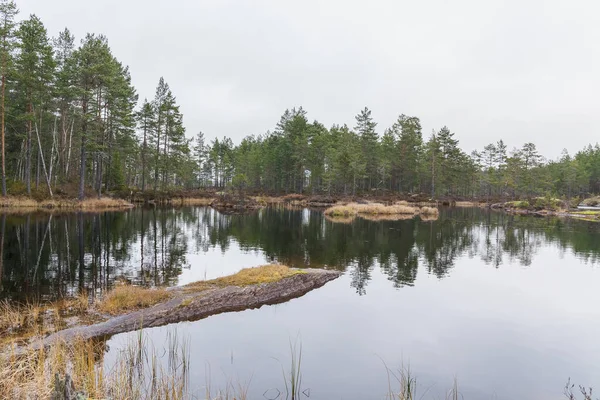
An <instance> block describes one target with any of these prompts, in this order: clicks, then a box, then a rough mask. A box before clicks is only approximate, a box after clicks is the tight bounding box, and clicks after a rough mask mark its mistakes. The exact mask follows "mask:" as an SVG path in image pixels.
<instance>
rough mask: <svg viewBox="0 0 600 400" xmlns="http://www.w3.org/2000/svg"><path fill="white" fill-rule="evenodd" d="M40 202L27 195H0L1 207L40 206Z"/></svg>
mask: <svg viewBox="0 0 600 400" xmlns="http://www.w3.org/2000/svg"><path fill="white" fill-rule="evenodd" d="M39 206H40V203H39V202H37V201H35V200H33V199H30V198H27V197H12V196H8V197H0V207H3V208H38V207H39Z"/></svg>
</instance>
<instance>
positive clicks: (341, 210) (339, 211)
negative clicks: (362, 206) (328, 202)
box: [324, 203, 358, 217]
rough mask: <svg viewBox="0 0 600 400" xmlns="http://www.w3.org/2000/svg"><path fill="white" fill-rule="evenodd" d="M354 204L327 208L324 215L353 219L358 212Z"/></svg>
mask: <svg viewBox="0 0 600 400" xmlns="http://www.w3.org/2000/svg"><path fill="white" fill-rule="evenodd" d="M354 204H355V203H351V204H347V205H337V206H333V207H329V208H328V209H326V210H325V211H324V213H325V215H329V216H330V217H354V216H356V215H357V214H358V210H357V208H356V207H355V206H354Z"/></svg>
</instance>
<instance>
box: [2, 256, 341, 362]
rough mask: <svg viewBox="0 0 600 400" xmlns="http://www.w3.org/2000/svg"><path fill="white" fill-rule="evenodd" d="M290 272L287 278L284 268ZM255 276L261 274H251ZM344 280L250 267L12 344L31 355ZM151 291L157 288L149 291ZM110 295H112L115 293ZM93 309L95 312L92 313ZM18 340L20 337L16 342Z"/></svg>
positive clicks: (330, 274)
mask: <svg viewBox="0 0 600 400" xmlns="http://www.w3.org/2000/svg"><path fill="white" fill-rule="evenodd" d="M282 269H285V270H284V272H283V274H282V273H281V270H282ZM248 272H249V273H251V274H258V275H248ZM339 276H341V272H339V271H334V270H324V269H292V268H287V267H284V266H273V265H267V266H261V267H256V268H248V269H246V270H242V271H240V272H239V273H237V274H234V275H230V276H227V277H223V278H217V279H214V280H210V281H200V282H195V283H192V284H189V285H185V286H177V287H172V288H168V289H166V290H165V289H162V290H163V291H166V292H167V293H168V297H167V296H165V297H162V298H161V300H160V301H159V302H157V303H156V304H153V305H149V306H144V307H141V308H134V309H133V310H132V309H126V310H119V312H117V313H112V314H109V313H106V312H104V313H102V312H100V310H99V309H98V308H95V309H93V310H88V311H87V313H88V315H87V316H91V314H93V316H94V317H96V318H97V319H95V321H98V320H99V321H100V322H95V323H92V324H86V323H85V317H86V315H85V314H84V315H81V316H80V317H78V318H77V321H76V322H75V323H74V324H72V325H71V326H70V327H69V328H66V329H61V330H58V331H56V332H53V333H50V334H49V335H47V336H46V337H44V338H39V337H38V338H35V337H34V338H31V340H29V343H24V344H22V345H18V344H15V343H13V344H8V347H5V348H4V350H7V349H9V351H11V352H12V354H20V353H26V352H27V351H31V350H39V349H41V348H46V347H49V346H51V345H52V344H53V343H56V342H59V341H63V342H69V341H72V340H76V339H77V340H80V339H83V340H87V339H95V338H102V337H110V336H113V335H116V334H119V333H125V332H131V331H135V330H138V329H141V328H151V327H158V326H164V325H168V324H172V323H178V322H184V321H197V320H200V319H204V318H207V317H209V316H212V315H216V314H222V313H226V312H234V311H244V310H248V309H256V308H260V307H262V306H264V305H273V304H279V303H284V302H287V301H289V300H291V299H294V298H298V297H301V296H303V295H305V294H306V293H308V292H310V291H312V290H314V289H317V288H320V287H322V286H323V285H325V284H326V283H327V282H329V281H332V280H334V279H336V278H338V277H339ZM143 290H144V291H146V292H147V293H151V292H157V290H155V289H143ZM109 294H110V293H109ZM89 311H92V313H90V312H89ZM15 339H16V340H17V341H18V338H15Z"/></svg>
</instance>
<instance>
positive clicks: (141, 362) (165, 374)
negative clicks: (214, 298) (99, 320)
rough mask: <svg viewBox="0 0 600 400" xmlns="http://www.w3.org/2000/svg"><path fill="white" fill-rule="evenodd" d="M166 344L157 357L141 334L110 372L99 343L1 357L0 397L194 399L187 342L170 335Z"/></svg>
mask: <svg viewBox="0 0 600 400" xmlns="http://www.w3.org/2000/svg"><path fill="white" fill-rule="evenodd" d="M165 346H166V351H163V350H162V348H163V346H162V345H161V346H160V349H161V351H160V353H161V355H158V353H159V351H157V349H156V348H155V347H154V346H152V345H151V343H150V344H149V343H148V339H147V338H146V336H145V335H144V334H143V332H141V331H140V333H139V335H137V337H136V338H135V339H132V340H131V341H130V342H129V343H128V344H127V345H126V347H125V348H124V349H123V350H122V351H120V352H119V353H118V356H117V359H116V362H115V363H114V364H113V365H112V366H111V368H108V367H106V366H105V365H104V362H103V361H104V360H103V357H104V354H105V352H106V346H105V342H103V341H93V340H85V341H84V340H75V341H74V342H71V343H64V342H56V343H55V344H53V345H52V346H51V347H49V348H48V349H47V350H36V351H33V350H32V351H29V352H28V353H26V354H24V355H20V356H15V355H13V354H7V353H0V393H2V396H3V397H2V398H15V399H50V398H57V399H62V398H66V397H65V394H67V393H68V394H69V397H68V398H78V399H79V398H82V399H88V398H89V399H108V398H111V399H128V400H138V399H139V400H141V399H147V398H152V399H159V400H167V399H168V400H179V399H191V398H193V396H192V393H191V392H190V391H189V389H188V383H189V362H190V354H189V340H183V341H182V340H181V339H179V338H178V337H177V333H176V332H175V334H172V333H169V335H168V338H167V341H166V344H165ZM162 353H164V354H162ZM161 359H164V361H162V362H161ZM167 360H168V362H165V361H167ZM67 376H68V377H69V378H68V380H67V379H66V377H67ZM65 388H67V390H65ZM68 389H70V390H68ZM4 396H5V397H4Z"/></svg>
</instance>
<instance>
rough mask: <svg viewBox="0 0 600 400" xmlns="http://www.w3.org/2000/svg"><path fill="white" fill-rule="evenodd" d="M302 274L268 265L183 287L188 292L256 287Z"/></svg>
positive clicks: (294, 270) (282, 266) (280, 266)
mask: <svg viewBox="0 0 600 400" xmlns="http://www.w3.org/2000/svg"><path fill="white" fill-rule="evenodd" d="M303 273H304V271H300V270H297V269H292V268H290V267H287V266H285V265H279V264H268V265H262V266H259V267H254V268H244V269H242V270H241V271H240V272H238V273H236V274H233V275H229V276H224V277H222V278H217V279H211V280H207V281H200V282H194V283H190V284H188V285H186V286H185V287H186V288H188V289H190V290H198V289H199V290H202V289H208V288H210V287H225V286H249V285H258V284H261V283H271V282H277V281H280V280H282V279H284V278H287V277H290V276H293V275H298V274H303Z"/></svg>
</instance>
